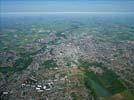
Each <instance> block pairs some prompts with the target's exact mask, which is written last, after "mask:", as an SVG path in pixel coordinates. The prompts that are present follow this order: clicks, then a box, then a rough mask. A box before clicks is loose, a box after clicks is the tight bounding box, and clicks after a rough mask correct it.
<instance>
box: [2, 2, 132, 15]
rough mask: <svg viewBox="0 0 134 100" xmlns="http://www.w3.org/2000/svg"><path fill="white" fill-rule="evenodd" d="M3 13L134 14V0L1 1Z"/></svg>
mask: <svg viewBox="0 0 134 100" xmlns="http://www.w3.org/2000/svg"><path fill="white" fill-rule="evenodd" d="M0 9H1V10H0V12H1V13H13V12H20V13H21V12H134V0H0Z"/></svg>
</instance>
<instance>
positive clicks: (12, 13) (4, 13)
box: [0, 12, 134, 15]
mask: <svg viewBox="0 0 134 100" xmlns="http://www.w3.org/2000/svg"><path fill="white" fill-rule="evenodd" d="M8 14H9V15H14V14H17V15H18V14H28V15H29V14H134V12H1V13H0V15H8Z"/></svg>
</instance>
